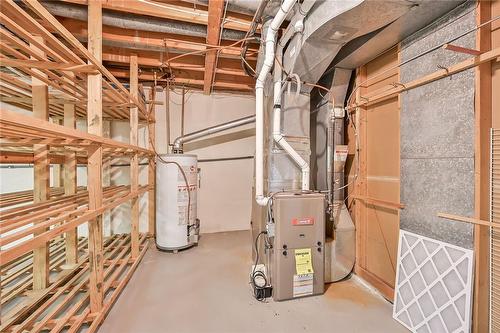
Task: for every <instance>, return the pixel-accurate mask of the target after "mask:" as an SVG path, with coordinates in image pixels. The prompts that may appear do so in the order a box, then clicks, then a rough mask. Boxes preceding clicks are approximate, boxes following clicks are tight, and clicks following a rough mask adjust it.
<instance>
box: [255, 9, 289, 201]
mask: <svg viewBox="0 0 500 333" xmlns="http://www.w3.org/2000/svg"><path fill="white" fill-rule="evenodd" d="M295 2H296V0H284V1H283V3H282V5H281V7H280V9H279V10H278V13H276V16H275V17H274V19H273V20H272V22H271V25H270V27H269V30H268V31H267V34H266V42H265V43H266V53H265V58H264V64H263V65H262V69H261V70H260V72H259V75H258V77H257V82H256V83H255V117H256V118H255V201H256V202H257V203H258V204H259V205H260V206H265V205H267V202H268V201H269V198H268V197H266V196H264V83H265V81H266V78H267V74H269V72H270V71H271V67H272V66H273V63H274V54H275V44H276V34H277V31H278V29H279V28H280V26H281V24H282V23H283V21H284V20H285V18H286V16H287V15H288V13H289V12H290V10H291V9H292V7H293V5H294V4H295Z"/></svg>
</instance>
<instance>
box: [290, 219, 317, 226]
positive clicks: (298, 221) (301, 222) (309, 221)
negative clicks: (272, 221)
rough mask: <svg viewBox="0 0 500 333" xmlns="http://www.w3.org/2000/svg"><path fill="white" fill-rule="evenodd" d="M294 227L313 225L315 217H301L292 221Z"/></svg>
mask: <svg viewBox="0 0 500 333" xmlns="http://www.w3.org/2000/svg"><path fill="white" fill-rule="evenodd" d="M292 224H293V225H313V224H314V217H301V218H294V219H293V220H292Z"/></svg>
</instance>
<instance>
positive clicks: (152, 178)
mask: <svg viewBox="0 0 500 333" xmlns="http://www.w3.org/2000/svg"><path fill="white" fill-rule="evenodd" d="M153 89H155V87H153ZM167 94H168V91H167ZM153 96H156V94H154V93H153V90H151V98H150V100H151V102H152V103H153V104H152V107H151V115H150V118H149V123H148V127H149V128H148V135H149V136H150V137H149V149H151V150H154V149H155V147H154V145H155V119H156V118H155V104H154V102H155V101H154V100H153ZM167 101H168V97H167ZM167 133H168V132H167ZM167 147H168V145H167ZM155 184H156V161H155V157H154V156H150V157H149V165H148V185H149V186H150V189H149V192H148V234H149V236H151V237H154V236H155V218H156V196H155V195H156V193H155V186H156V185H155Z"/></svg>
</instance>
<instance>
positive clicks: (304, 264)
mask: <svg viewBox="0 0 500 333" xmlns="http://www.w3.org/2000/svg"><path fill="white" fill-rule="evenodd" d="M295 270H296V271H297V274H298V275H303V274H311V273H314V271H313V267H312V258H311V249H296V250H295Z"/></svg>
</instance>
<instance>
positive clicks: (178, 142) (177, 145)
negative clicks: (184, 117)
mask: <svg viewBox="0 0 500 333" xmlns="http://www.w3.org/2000/svg"><path fill="white" fill-rule="evenodd" d="M254 121H255V116H254V115H251V116H248V117H244V118H240V119H236V120H233V121H229V122H227V123H223V124H219V125H215V126H212V127H208V128H205V129H202V130H199V131H196V132H192V133H188V134H185V135H182V136H179V137H177V138H176V139H175V140H174V153H176V154H177V153H178V154H182V152H183V144H184V143H186V142H189V141H193V140H196V139H200V138H202V137H204V136H207V135H211V134H215V133H219V132H222V131H226V130H228V129H232V128H235V127H239V126H243V125H246V124H251V123H253V122H254Z"/></svg>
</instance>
